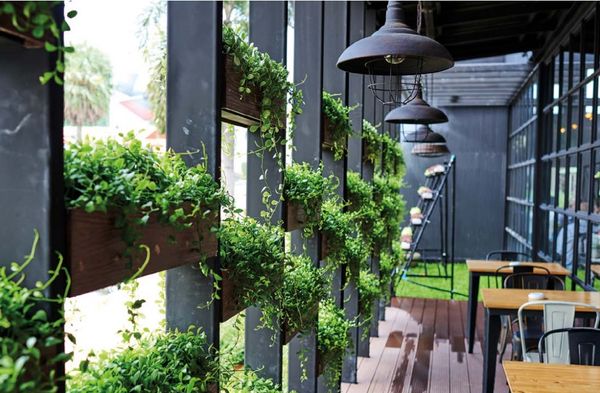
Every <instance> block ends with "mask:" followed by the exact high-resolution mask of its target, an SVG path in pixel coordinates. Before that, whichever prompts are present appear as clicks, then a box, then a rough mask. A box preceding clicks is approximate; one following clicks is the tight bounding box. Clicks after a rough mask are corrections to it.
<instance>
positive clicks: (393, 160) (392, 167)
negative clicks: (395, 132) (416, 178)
mask: <svg viewBox="0 0 600 393" xmlns="http://www.w3.org/2000/svg"><path fill="white" fill-rule="evenodd" d="M380 140H381V148H382V152H383V153H382V159H381V170H382V172H383V173H384V174H385V175H387V176H390V177H402V176H404V167H405V164H404V155H403V153H402V147H401V146H400V143H399V142H398V141H396V140H394V139H393V138H392V137H390V136H389V135H387V134H382V135H381V136H380Z"/></svg>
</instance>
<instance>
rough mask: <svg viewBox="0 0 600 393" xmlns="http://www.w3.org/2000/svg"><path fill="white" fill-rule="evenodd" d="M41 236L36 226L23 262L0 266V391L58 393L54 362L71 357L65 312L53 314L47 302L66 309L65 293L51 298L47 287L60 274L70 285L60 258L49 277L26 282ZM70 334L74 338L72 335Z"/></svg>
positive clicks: (56, 363) (60, 380)
mask: <svg viewBox="0 0 600 393" xmlns="http://www.w3.org/2000/svg"><path fill="white" fill-rule="evenodd" d="M38 240H39V235H38V232H37V231H35V237H34V240H33V245H32V247H31V250H30V252H29V255H27V256H26V257H25V261H24V262H22V263H20V264H19V263H17V262H13V263H11V264H10V268H8V269H7V267H0V337H2V338H1V339H0V353H1V358H0V391H2V392H22V393H50V392H56V391H57V389H58V388H57V386H58V384H59V383H61V382H62V381H64V377H61V376H59V374H57V372H56V371H57V370H56V369H55V367H56V366H59V365H60V364H61V363H62V362H65V361H68V360H70V359H71V357H72V354H71V353H65V352H64V350H63V349H62V347H63V343H64V333H63V325H64V323H65V321H64V318H63V314H62V311H59V313H60V314H59V316H58V318H52V317H51V315H49V313H48V312H47V307H48V306H50V305H51V304H52V307H55V308H57V309H59V310H62V305H63V304H64V299H65V297H66V291H65V294H63V295H60V296H57V297H55V298H48V297H46V296H45V295H44V292H45V291H46V290H47V289H48V288H49V287H50V285H52V284H53V283H54V282H55V281H56V280H57V279H58V278H59V276H60V275H61V273H62V274H64V277H65V278H66V280H67V286H66V287H67V290H68V287H69V284H70V280H69V275H68V273H67V270H66V268H64V267H63V266H62V263H63V260H62V257H61V256H60V255H59V256H58V264H57V266H56V268H55V269H54V270H51V271H50V272H49V273H50V277H49V279H48V280H47V281H46V282H42V281H38V282H36V283H35V287H34V288H27V287H25V286H24V285H23V282H24V280H25V269H26V268H27V267H28V266H29V265H30V264H31V262H32V261H33V260H34V259H35V251H36V248H37V244H38ZM67 337H68V338H69V339H70V340H71V341H74V338H73V336H72V335H69V334H68V335H67Z"/></svg>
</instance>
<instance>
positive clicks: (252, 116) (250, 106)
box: [221, 55, 262, 127]
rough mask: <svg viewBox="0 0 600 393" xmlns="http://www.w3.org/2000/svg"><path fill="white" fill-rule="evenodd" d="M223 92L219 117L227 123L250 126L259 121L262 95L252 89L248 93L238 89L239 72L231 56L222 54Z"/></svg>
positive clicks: (240, 77) (240, 76)
mask: <svg viewBox="0 0 600 393" xmlns="http://www.w3.org/2000/svg"><path fill="white" fill-rule="evenodd" d="M223 69H224V76H225V77H224V81H225V83H224V84H225V86H224V92H225V94H223V95H222V100H223V102H222V103H221V117H222V119H223V120H225V121H227V122H228V123H232V124H236V125H240V126H244V127H247V126H250V125H253V124H256V123H258V122H259V121H260V102H261V100H262V97H261V96H260V94H259V93H258V92H257V91H256V90H255V89H253V91H252V93H250V94H241V93H240V91H239V87H240V81H241V79H242V75H241V73H240V72H239V71H238V70H237V67H236V65H235V64H234V63H233V56H230V55H223Z"/></svg>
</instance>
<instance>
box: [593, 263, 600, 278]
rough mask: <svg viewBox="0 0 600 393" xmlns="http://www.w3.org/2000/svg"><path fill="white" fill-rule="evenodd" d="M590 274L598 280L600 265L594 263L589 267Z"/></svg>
mask: <svg viewBox="0 0 600 393" xmlns="http://www.w3.org/2000/svg"><path fill="white" fill-rule="evenodd" d="M591 270H592V273H593V274H594V275H595V276H596V277H599V278H600V263H594V264H592V267H591Z"/></svg>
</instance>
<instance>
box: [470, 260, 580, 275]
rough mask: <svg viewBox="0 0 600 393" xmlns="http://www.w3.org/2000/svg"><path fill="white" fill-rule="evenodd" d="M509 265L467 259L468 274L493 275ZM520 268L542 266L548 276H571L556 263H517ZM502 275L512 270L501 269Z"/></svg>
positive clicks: (540, 271) (501, 262)
mask: <svg viewBox="0 0 600 393" xmlns="http://www.w3.org/2000/svg"><path fill="white" fill-rule="evenodd" d="M508 264H510V261H486V260H482V259H467V269H469V272H475V273H487V274H494V273H496V270H497V269H498V268H499V267H501V266H506V265H508ZM519 265H520V266H533V267H535V266H542V267H545V268H546V269H548V270H549V271H550V274H553V275H555V276H568V275H570V274H571V272H570V271H569V270H567V269H566V268H565V267H563V266H561V265H560V264H559V263H556V262H519ZM502 272H503V273H506V274H511V273H512V269H509V268H507V269H502ZM536 272H537V273H546V272H545V271H543V270H534V273H536Z"/></svg>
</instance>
